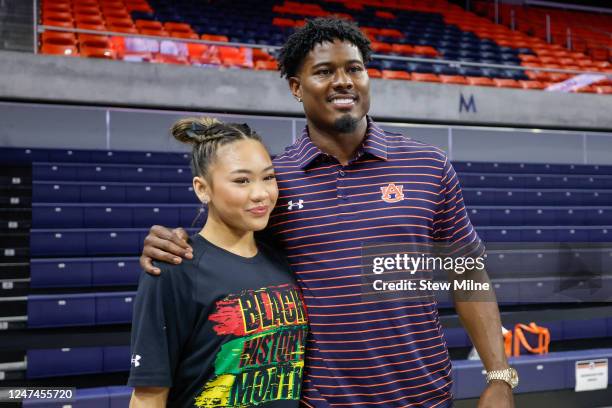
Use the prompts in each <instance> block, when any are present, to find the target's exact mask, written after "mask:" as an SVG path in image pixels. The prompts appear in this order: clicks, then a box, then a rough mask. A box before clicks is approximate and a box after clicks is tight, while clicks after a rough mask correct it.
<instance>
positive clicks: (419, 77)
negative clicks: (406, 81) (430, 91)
mask: <svg viewBox="0 0 612 408" xmlns="http://www.w3.org/2000/svg"><path fill="white" fill-rule="evenodd" d="M411 79H412V80H413V81H419V82H440V78H439V77H438V76H437V75H435V74H421V73H420V72H413V73H412V75H411Z"/></svg>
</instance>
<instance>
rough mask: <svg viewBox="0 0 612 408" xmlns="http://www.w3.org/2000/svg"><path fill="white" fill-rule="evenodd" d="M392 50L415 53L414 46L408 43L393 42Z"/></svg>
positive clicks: (406, 53) (396, 52)
mask: <svg viewBox="0 0 612 408" xmlns="http://www.w3.org/2000/svg"><path fill="white" fill-rule="evenodd" d="M391 52H392V53H393V54H400V55H412V54H414V47H413V46H412V45H408V44H392V45H391Z"/></svg>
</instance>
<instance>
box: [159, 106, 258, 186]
mask: <svg viewBox="0 0 612 408" xmlns="http://www.w3.org/2000/svg"><path fill="white" fill-rule="evenodd" d="M170 132H171V133H172V136H173V137H174V138H175V139H176V140H178V141H179V142H182V143H186V144H190V145H192V146H193V148H192V149H191V161H190V165H191V173H192V174H193V176H194V177H196V176H202V177H206V176H207V175H208V167H209V166H210V164H211V163H212V162H213V161H214V159H215V156H216V153H217V150H218V149H219V147H221V146H223V145H226V144H229V143H233V142H235V141H238V140H246V139H253V140H257V141H259V142H261V141H262V140H261V136H259V135H258V134H257V133H256V132H255V131H254V130H252V129H251V128H250V127H249V126H248V125H247V124H246V123H223V122H221V121H219V120H218V119H215V118H210V117H201V118H186V119H180V120H179V121H177V122H176V123H175V124H174V126H172V130H171V131H170Z"/></svg>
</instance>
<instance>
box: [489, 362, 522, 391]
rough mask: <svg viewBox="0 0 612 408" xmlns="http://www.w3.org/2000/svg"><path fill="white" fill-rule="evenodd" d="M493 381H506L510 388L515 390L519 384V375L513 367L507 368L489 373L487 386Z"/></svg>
mask: <svg viewBox="0 0 612 408" xmlns="http://www.w3.org/2000/svg"><path fill="white" fill-rule="evenodd" d="M492 380H501V381H505V382H507V383H508V385H510V388H515V387H516V386H517V385H518V383H519V377H518V373H517V372H516V370H515V369H514V368H512V367H509V368H506V369H505V370H496V371H488V372H487V384H489V383H490V382H491V381H492Z"/></svg>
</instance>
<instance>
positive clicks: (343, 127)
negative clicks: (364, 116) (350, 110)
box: [334, 114, 359, 133]
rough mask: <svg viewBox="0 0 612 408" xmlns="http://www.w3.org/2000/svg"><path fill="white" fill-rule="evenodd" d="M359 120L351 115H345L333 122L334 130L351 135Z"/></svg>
mask: <svg viewBox="0 0 612 408" xmlns="http://www.w3.org/2000/svg"><path fill="white" fill-rule="evenodd" d="M357 124H359V119H356V118H353V117H352V116H351V115H349V114H346V115H344V116H342V117H340V118H338V119H336V121H335V122H334V128H335V129H336V130H337V131H338V132H340V133H351V132H353V131H355V129H357Z"/></svg>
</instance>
